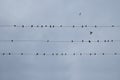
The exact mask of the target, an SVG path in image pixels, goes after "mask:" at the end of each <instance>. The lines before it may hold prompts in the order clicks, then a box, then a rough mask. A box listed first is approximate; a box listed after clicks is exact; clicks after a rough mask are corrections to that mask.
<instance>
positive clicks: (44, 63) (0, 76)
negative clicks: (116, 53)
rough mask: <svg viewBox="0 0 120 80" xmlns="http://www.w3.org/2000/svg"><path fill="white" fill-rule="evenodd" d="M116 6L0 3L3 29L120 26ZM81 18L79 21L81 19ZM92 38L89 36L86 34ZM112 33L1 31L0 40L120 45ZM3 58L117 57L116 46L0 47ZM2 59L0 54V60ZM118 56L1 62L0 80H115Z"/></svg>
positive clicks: (106, 1)
mask: <svg viewBox="0 0 120 80" xmlns="http://www.w3.org/2000/svg"><path fill="white" fill-rule="evenodd" d="M119 3H120V1H119V0H0V26H1V25H14V24H16V25H23V24H24V25H65V26H68V25H71V26H72V25H99V26H111V25H118V26H120V23H119V21H120V16H119V14H120V6H119ZM80 12H81V13H82V14H81V15H79V13H80ZM90 31H92V32H93V34H92V35H90V34H89V32H90ZM119 34H120V29H119V27H114V28H100V27H98V28H21V27H19V28H18V27H17V28H14V27H0V40H56V41H57V40H58V41H59V40H67V41H69V40H82V39H83V40H120V36H119ZM0 52H1V53H3V52H5V53H9V52H11V53H30V54H33V53H37V52H38V53H43V52H45V53H52V52H54V53H58V52H59V53H62V52H63V53H65V52H66V53H80V52H82V53H103V52H105V53H108V54H110V53H115V52H120V46H119V42H115V43H79V44H75V43H41V42H14V43H11V42H9V41H8V42H4V41H3V42H0ZM1 53H0V54H1ZM119 61H120V56H113V55H111V56H110V55H109V56H45V57H44V56H33V55H27V56H2V55H1V56H0V80H16V79H17V80H119V79H120V76H119V75H120V62H119Z"/></svg>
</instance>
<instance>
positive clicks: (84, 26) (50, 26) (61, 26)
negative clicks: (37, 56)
mask: <svg viewBox="0 0 120 80" xmlns="http://www.w3.org/2000/svg"><path fill="white" fill-rule="evenodd" d="M0 27H22V28H25V27H31V28H33V27H36V28H39V27H41V28H44V27H46V28H55V27H58V28H63V27H68V28H69V27H72V28H75V27H80V28H87V27H94V28H97V27H102V28H103V27H106V28H108V27H120V26H116V25H111V26H97V25H94V26H89V25H72V26H63V25H59V26H56V25H0Z"/></svg>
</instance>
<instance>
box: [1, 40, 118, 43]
mask: <svg viewBox="0 0 120 80" xmlns="http://www.w3.org/2000/svg"><path fill="white" fill-rule="evenodd" d="M0 42H12V43H14V42H45V43H95V42H97V43H101V42H102V43H112V42H120V40H69V41H62V40H61V41H55V40H0Z"/></svg>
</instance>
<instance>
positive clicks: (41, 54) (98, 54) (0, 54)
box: [0, 52, 120, 56]
mask: <svg viewBox="0 0 120 80" xmlns="http://www.w3.org/2000/svg"><path fill="white" fill-rule="evenodd" d="M12 55H20V56H23V55H33V56H34V55H35V56H105V55H106V56H107V55H111V56H112V55H120V53H11V52H9V53H4V52H3V53H0V56H12Z"/></svg>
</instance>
